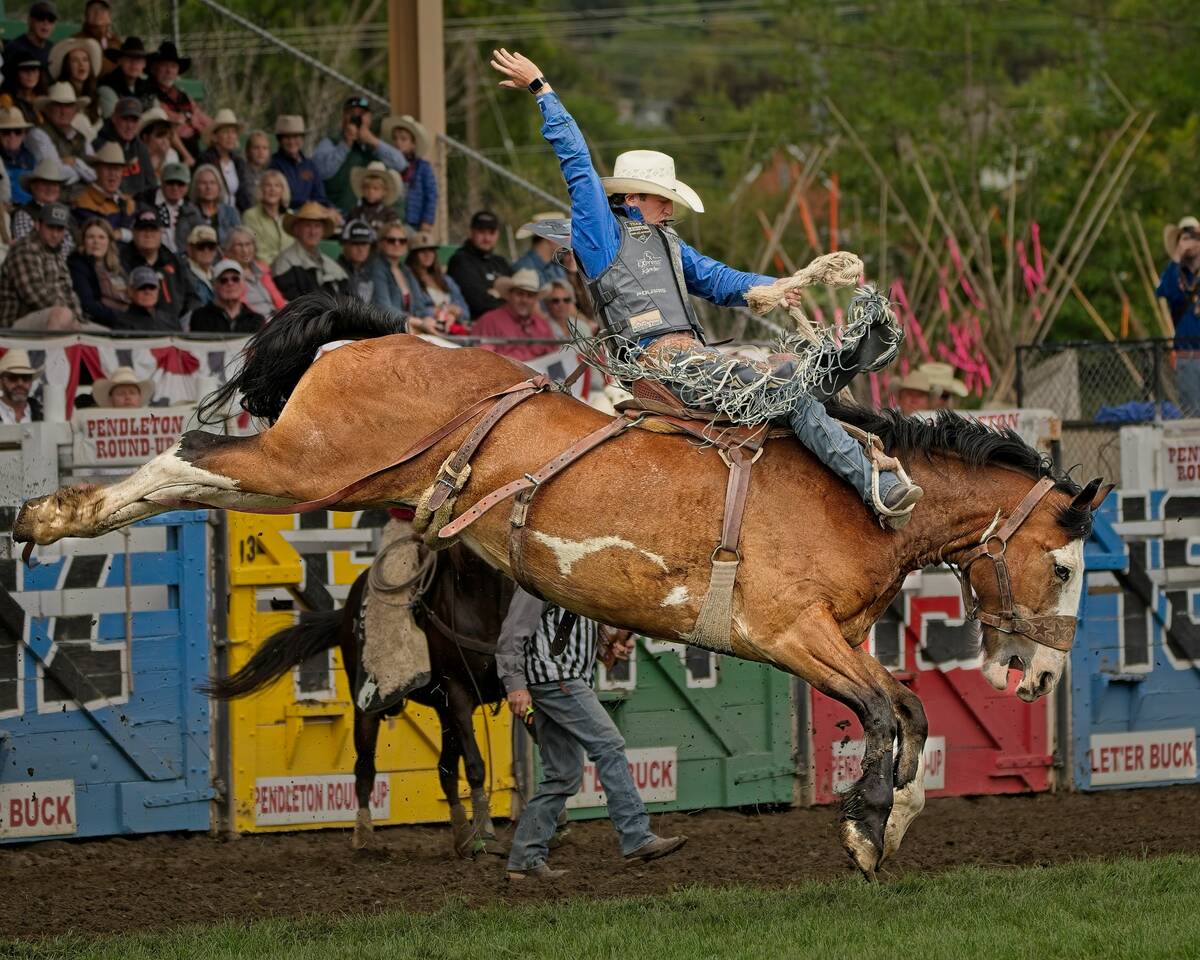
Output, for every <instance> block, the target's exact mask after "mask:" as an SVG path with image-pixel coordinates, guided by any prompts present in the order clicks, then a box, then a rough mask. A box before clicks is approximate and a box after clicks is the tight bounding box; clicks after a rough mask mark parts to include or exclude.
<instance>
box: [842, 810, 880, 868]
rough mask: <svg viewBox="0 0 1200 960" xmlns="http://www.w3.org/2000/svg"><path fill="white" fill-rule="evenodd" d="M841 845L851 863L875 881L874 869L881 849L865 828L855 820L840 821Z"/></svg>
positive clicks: (877, 866)
mask: <svg viewBox="0 0 1200 960" xmlns="http://www.w3.org/2000/svg"><path fill="white" fill-rule="evenodd" d="M841 832H842V846H843V847H845V848H846V853H847V854H849V855H850V862H851V863H853V864H854V865H855V866H856V867H857V868H858V869H859V870H860V871H862V875H863V876H864V877H866V879H867V880H868V881H870V882H872V883H873V882H875V871H876V870H877V869H879V863H880V859H881V854H882V851H881V850H880V848H879V846H878V845H877V844H876V843H875V842H874V841H873V840H872V839H871V837H870V836H869V835H868V834H867V831H866V828H865V827H864V826H863V825H862V824H861V823H859V822H858V821H857V820H843V821H842V827H841Z"/></svg>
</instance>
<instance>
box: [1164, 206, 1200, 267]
mask: <svg viewBox="0 0 1200 960" xmlns="http://www.w3.org/2000/svg"><path fill="white" fill-rule="evenodd" d="M1184 230H1193V231H1195V232H1196V233H1200V220H1197V219H1196V218H1195V217H1184V218H1183V219H1182V220H1180V221H1179V222H1178V223H1168V224H1167V225H1166V226H1165V227H1163V246H1164V247H1166V248H1167V256H1168V257H1170V258H1171V259H1172V260H1174V261H1176V262H1178V261H1179V255H1178V254H1177V253H1176V252H1175V248H1176V247H1178V246H1179V235H1180V234H1181V233H1183V231H1184Z"/></svg>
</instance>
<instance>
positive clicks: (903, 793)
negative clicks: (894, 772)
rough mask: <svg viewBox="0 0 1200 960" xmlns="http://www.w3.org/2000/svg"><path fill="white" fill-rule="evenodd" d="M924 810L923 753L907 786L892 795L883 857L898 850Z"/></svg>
mask: <svg viewBox="0 0 1200 960" xmlns="http://www.w3.org/2000/svg"><path fill="white" fill-rule="evenodd" d="M924 809H925V751H924V750H922V751H921V759H920V760H918V761H917V774H916V776H915V777H913V779H912V782H911V783H910V784H908V786H906V787H903V788H901V789H899V790H896V791H895V792H894V793H893V794H892V812H891V813H890V814H889V815H888V822H887V827H886V829H885V830H884V832H883V855H884V857H890V856H891V855H892V854H893V853H895V852H896V851H897V850H899V849H900V842H901V841H902V840H903V839H904V834H905V832H906V831H907V830H908V827H909V824H911V823H912V822H913V821H914V820H915V819H917V815H918V814H919V813H920V812H921V811H922V810H924Z"/></svg>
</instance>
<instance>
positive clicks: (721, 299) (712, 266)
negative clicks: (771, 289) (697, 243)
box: [679, 240, 775, 307]
mask: <svg viewBox="0 0 1200 960" xmlns="http://www.w3.org/2000/svg"><path fill="white" fill-rule="evenodd" d="M679 253H680V256H681V258H682V260H683V279H684V280H685V281H686V282H687V288H688V293H690V294H692V295H693V296H696V297H703V298H704V299H705V300H710V301H712V302H713V303H715V304H718V305H719V306H722V307H744V306H745V305H746V291H747V290H749V289H750V288H751V287H756V286H759V285H761V284H764V283H766V284H771V283H774V282H775V278H774V277H765V276H763V275H762V274H761V273H749V272H747V271H745V270H734V269H733V267H730V266H727V265H726V264H724V263H722V262H721V261H720V260H714V259H713V258H712V257H706V256H705V255H704V254H702V253H700V252H699V251H698V250H696V249H695V248H694V247H690V246H688V245H687V244H686V243H684V242H683V241H682V240H680V241H679Z"/></svg>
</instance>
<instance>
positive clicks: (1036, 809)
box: [0, 786, 1200, 938]
mask: <svg viewBox="0 0 1200 960" xmlns="http://www.w3.org/2000/svg"><path fill="white" fill-rule="evenodd" d="M1198 809H1200V786H1189V787H1169V788H1164V789H1157V790H1123V791H1117V792H1111V793H1097V794H1074V793H1067V794H1060V795H1056V796H1051V795H1041V796H1021V797H980V798H950V799H940V800H932V801H930V803H929V805H928V807H927V808H926V810H925V813H924V815H923V816H922V817H921V818H920V819H919V820H918V821H917V822H916V823H915V824H914V826H913V827H912V829H911V830H910V832H909V835H908V838H907V839H906V840H905V844H904V848H903V849H902V850H901V851H900V854H899V855H898V857H897V858H896V860H895V862H894V863H892V864H890V865H889V866H888V867H886V868H885V871H884V873H885V878H886V877H893V878H894V877H898V876H901V875H903V874H905V873H909V872H912V871H929V870H943V869H947V868H949V867H955V866H961V865H967V864H975V865H981V866H990V867H997V866H1001V867H1002V866H1009V865H1011V866H1037V865H1042V864H1051V863H1062V862H1064V861H1069V860H1077V859H1081V858H1095V857H1102V858H1110V857H1118V856H1153V855H1157V854H1166V853H1171V852H1184V853H1200V815H1197V810H1198ZM835 818H836V811H835V809H834V808H831V807H821V808H814V809H798V810H787V811H783V812H774V813H764V814H755V813H753V812H744V811H733V810H710V811H705V812H703V813H697V814H663V815H660V816H655V817H654V829H655V830H656V831H657V832H659V833H660V834H663V835H667V834H672V833H677V832H683V833H686V834H687V835H688V836H689V837H690V838H691V839H690V842H689V843H688V846H687V847H686V848H685V849H684V850H683V851H681V852H680V853H679V854H677V855H676V856H674V857H672V858H670V859H668V860H664V861H662V862H660V863H654V864H650V865H647V866H642V867H639V868H636V869H633V868H630V867H627V866H625V865H624V864H623V863H622V862H620V860H619V859H618V857H617V851H616V844H615V842H614V835H613V832H612V828H611V826H610V825H609V823H608V821H607V820H597V821H591V822H588V823H584V824H576V825H574V829H573V832H572V836H571V838H570V841H569V842H568V844H567V845H566V846H564V847H563V848H562V849H560V850H558V851H556V852H555V854H554V856H553V863H554V864H555V865H556V866H559V867H568V868H570V871H571V872H570V874H569V875H568V876H566V877H565V878H563V880H562V881H560V882H559V884H558V887H557V888H556V890H554V891H550V892H548V891H547V890H546V889H544V888H541V887H540V886H539V887H538V888H537V889H534V890H527V889H524V888H514V887H513V885H511V884H508V883H507V882H506V881H505V879H504V870H503V861H502V860H500V859H498V858H495V857H487V858H485V859H482V860H479V861H476V862H473V863H472V862H464V861H459V860H451V859H447V857H446V851H447V849H448V847H449V842H450V841H449V832H448V830H446V829H441V828H433V827H395V828H391V829H387V830H381V831H379V832H378V833H377V835H376V837H377V840H378V841H379V842H380V844H381V846H382V851H381V852H378V853H374V854H363V853H357V854H356V853H352V852H351V850H350V842H349V834H348V833H347V832H343V831H317V832H308V833H293V834H283V835H280V834H276V835H270V836H245V837H242V838H240V839H215V838H212V837H208V836H203V835H194V834H193V835H184V834H174V835H161V836H151V837H141V838H135V839H125V838H117V839H109V840H95V841H79V842H63V841H51V842H46V843H37V844H29V845H25V846H21V847H0V937H4V938H8V937H41V936H49V935H54V934H61V933H66V932H68V931H75V932H79V933H84V934H93V933H106V932H118V931H133V930H140V929H154V928H162V927H170V926H177V925H180V924H188V923H208V922H212V921H215V920H219V919H226V918H228V919H236V920H252V919H259V918H262V917H267V916H300V915H312V914H347V913H361V912H364V911H365V912H370V911H376V910H383V909H407V910H416V911H428V910H435V909H437V908H438V907H440V906H442V905H443V904H445V903H447V902H448V901H451V900H458V901H460V902H465V903H467V904H472V905H475V904H487V903H494V902H522V901H532V900H543V899H545V898H547V896H557V897H607V896H617V895H627V894H649V893H660V892H665V891H668V890H671V889H672V888H675V887H679V886H684V885H689V884H706V885H712V886H727V885H734V884H740V885H752V886H764V887H780V886H786V885H788V884H790V883H796V882H800V881H803V880H806V879H822V878H829V877H833V876H839V875H845V874H847V873H848V872H849V870H848V867H847V861H846V859H845V855H844V854H843V853H842V851H841V848H840V847H839V846H838V843H837V840H836V836H835V831H834V822H835ZM501 831H502V837H504V838H506V837H507V835H508V833H509V827H508V826H507V825H501Z"/></svg>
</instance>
